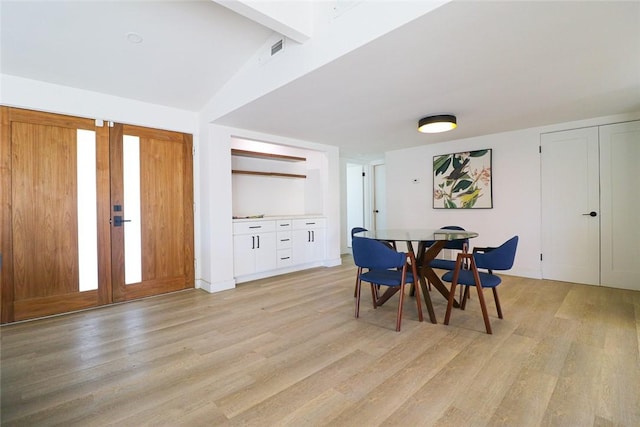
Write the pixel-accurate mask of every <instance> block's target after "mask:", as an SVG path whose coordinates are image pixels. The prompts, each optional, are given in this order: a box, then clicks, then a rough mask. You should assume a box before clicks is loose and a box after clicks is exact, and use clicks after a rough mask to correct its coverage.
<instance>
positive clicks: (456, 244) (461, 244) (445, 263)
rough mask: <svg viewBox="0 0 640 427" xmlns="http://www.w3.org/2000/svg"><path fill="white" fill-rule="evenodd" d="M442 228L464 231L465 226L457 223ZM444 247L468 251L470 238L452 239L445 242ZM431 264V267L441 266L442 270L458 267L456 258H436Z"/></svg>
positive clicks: (451, 269)
mask: <svg viewBox="0 0 640 427" xmlns="http://www.w3.org/2000/svg"><path fill="white" fill-rule="evenodd" d="M440 229H442V230H461V231H464V228H462V227H458V226H457V225H447V226H445V227H440ZM443 249H451V250H455V251H460V252H462V253H466V252H468V249H469V239H461V240H451V241H449V242H447V243H445V245H444V248H443ZM429 266H430V267H431V268H439V269H440V270H449V271H453V270H455V268H456V262H455V261H454V260H449V259H440V258H436V259H434V260H432V261H431V262H430V263H429Z"/></svg>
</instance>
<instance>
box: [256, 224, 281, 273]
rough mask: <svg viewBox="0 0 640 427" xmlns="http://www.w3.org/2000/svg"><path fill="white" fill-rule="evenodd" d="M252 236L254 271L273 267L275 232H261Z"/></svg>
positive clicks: (275, 257) (275, 258)
mask: <svg viewBox="0 0 640 427" xmlns="http://www.w3.org/2000/svg"><path fill="white" fill-rule="evenodd" d="M254 237H255V238H256V245H255V249H254V250H253V252H254V253H255V272H256V273H259V272H261V271H267V270H273V269H275V268H276V265H277V256H276V233H262V234H257V235H256V236H254Z"/></svg>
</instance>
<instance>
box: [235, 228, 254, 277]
mask: <svg viewBox="0 0 640 427" xmlns="http://www.w3.org/2000/svg"><path fill="white" fill-rule="evenodd" d="M254 247H255V236H253V235H249V234H242V235H238V236H233V274H234V276H236V277H237V276H243V275H245V274H251V273H253V272H254V271H255V269H256V267H255V265H256V261H255V253H254V252H255V251H254Z"/></svg>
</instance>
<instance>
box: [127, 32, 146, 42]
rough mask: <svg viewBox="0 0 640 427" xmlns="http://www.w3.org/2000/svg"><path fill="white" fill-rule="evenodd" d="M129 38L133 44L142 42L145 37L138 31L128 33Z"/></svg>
mask: <svg viewBox="0 0 640 427" xmlns="http://www.w3.org/2000/svg"><path fill="white" fill-rule="evenodd" d="M127 40H128V41H129V42H130V43H133V44H140V43H142V41H143V40H144V39H143V38H142V36H141V35H140V34H138V33H127Z"/></svg>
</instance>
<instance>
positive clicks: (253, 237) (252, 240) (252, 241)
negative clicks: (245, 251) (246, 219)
mask: <svg viewBox="0 0 640 427" xmlns="http://www.w3.org/2000/svg"><path fill="white" fill-rule="evenodd" d="M255 248H256V236H251V249H255Z"/></svg>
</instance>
